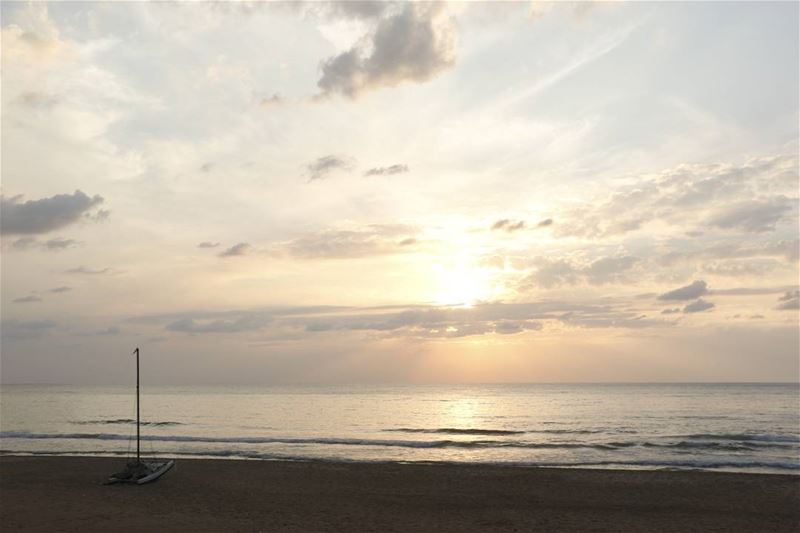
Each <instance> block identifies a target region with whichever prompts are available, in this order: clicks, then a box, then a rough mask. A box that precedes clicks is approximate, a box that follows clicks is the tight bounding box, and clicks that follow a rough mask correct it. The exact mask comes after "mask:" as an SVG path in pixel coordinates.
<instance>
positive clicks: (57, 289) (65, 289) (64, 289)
mask: <svg viewBox="0 0 800 533" xmlns="http://www.w3.org/2000/svg"><path fill="white" fill-rule="evenodd" d="M71 290H72V287H66V286H65V287H55V288H53V289H50V290H48V291H47V292H52V293H55V294H60V293H64V292H69V291H71Z"/></svg>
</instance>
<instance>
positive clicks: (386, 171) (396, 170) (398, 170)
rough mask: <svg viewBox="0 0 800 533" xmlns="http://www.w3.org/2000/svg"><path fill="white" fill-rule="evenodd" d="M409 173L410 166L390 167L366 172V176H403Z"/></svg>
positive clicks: (376, 168)
mask: <svg viewBox="0 0 800 533" xmlns="http://www.w3.org/2000/svg"><path fill="white" fill-rule="evenodd" d="M404 172H408V165H400V164H398V165H391V166H388V167H374V168H371V169H369V170H367V171H366V172H364V175H365V176H391V175H393V174H402V173H404Z"/></svg>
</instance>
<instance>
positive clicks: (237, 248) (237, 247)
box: [217, 242, 250, 257]
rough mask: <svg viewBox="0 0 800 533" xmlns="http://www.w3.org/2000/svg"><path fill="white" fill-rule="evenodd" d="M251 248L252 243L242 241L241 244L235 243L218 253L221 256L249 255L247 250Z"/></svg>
mask: <svg viewBox="0 0 800 533" xmlns="http://www.w3.org/2000/svg"><path fill="white" fill-rule="evenodd" d="M249 249H250V245H249V244H248V243H246V242H240V243H239V244H234V245H233V246H231V247H230V248H228V249H227V250H223V251H221V252H220V253H218V254H217V256H219V257H237V256H240V255H247V251H248V250H249Z"/></svg>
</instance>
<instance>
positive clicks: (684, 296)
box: [658, 280, 708, 301]
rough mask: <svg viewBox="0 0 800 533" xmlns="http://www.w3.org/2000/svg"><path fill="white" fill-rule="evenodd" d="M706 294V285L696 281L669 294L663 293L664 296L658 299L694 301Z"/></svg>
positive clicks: (703, 282) (701, 281)
mask: <svg viewBox="0 0 800 533" xmlns="http://www.w3.org/2000/svg"><path fill="white" fill-rule="evenodd" d="M707 292H708V284H707V283H706V282H705V281H703V280H696V281H693V282H692V283H690V284H689V285H686V286H685V287H680V288H678V289H675V290H671V291H669V292H665V293H664V294H662V295H660V296H659V297H658V299H659V300H668V301H669V300H694V299H695V298H699V297H700V296H702V295H704V294H706V293H707Z"/></svg>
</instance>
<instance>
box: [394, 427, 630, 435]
mask: <svg viewBox="0 0 800 533" xmlns="http://www.w3.org/2000/svg"><path fill="white" fill-rule="evenodd" d="M383 431H386V432H397V433H429V434H445V435H498V436H502V435H507V436H511V435H524V434H526V433H538V434H544V435H599V434H604V433H605V434H608V433H636V431H633V430H630V429H627V428H614V429H530V430H511V429H482V428H392V429H384V430H383Z"/></svg>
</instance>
